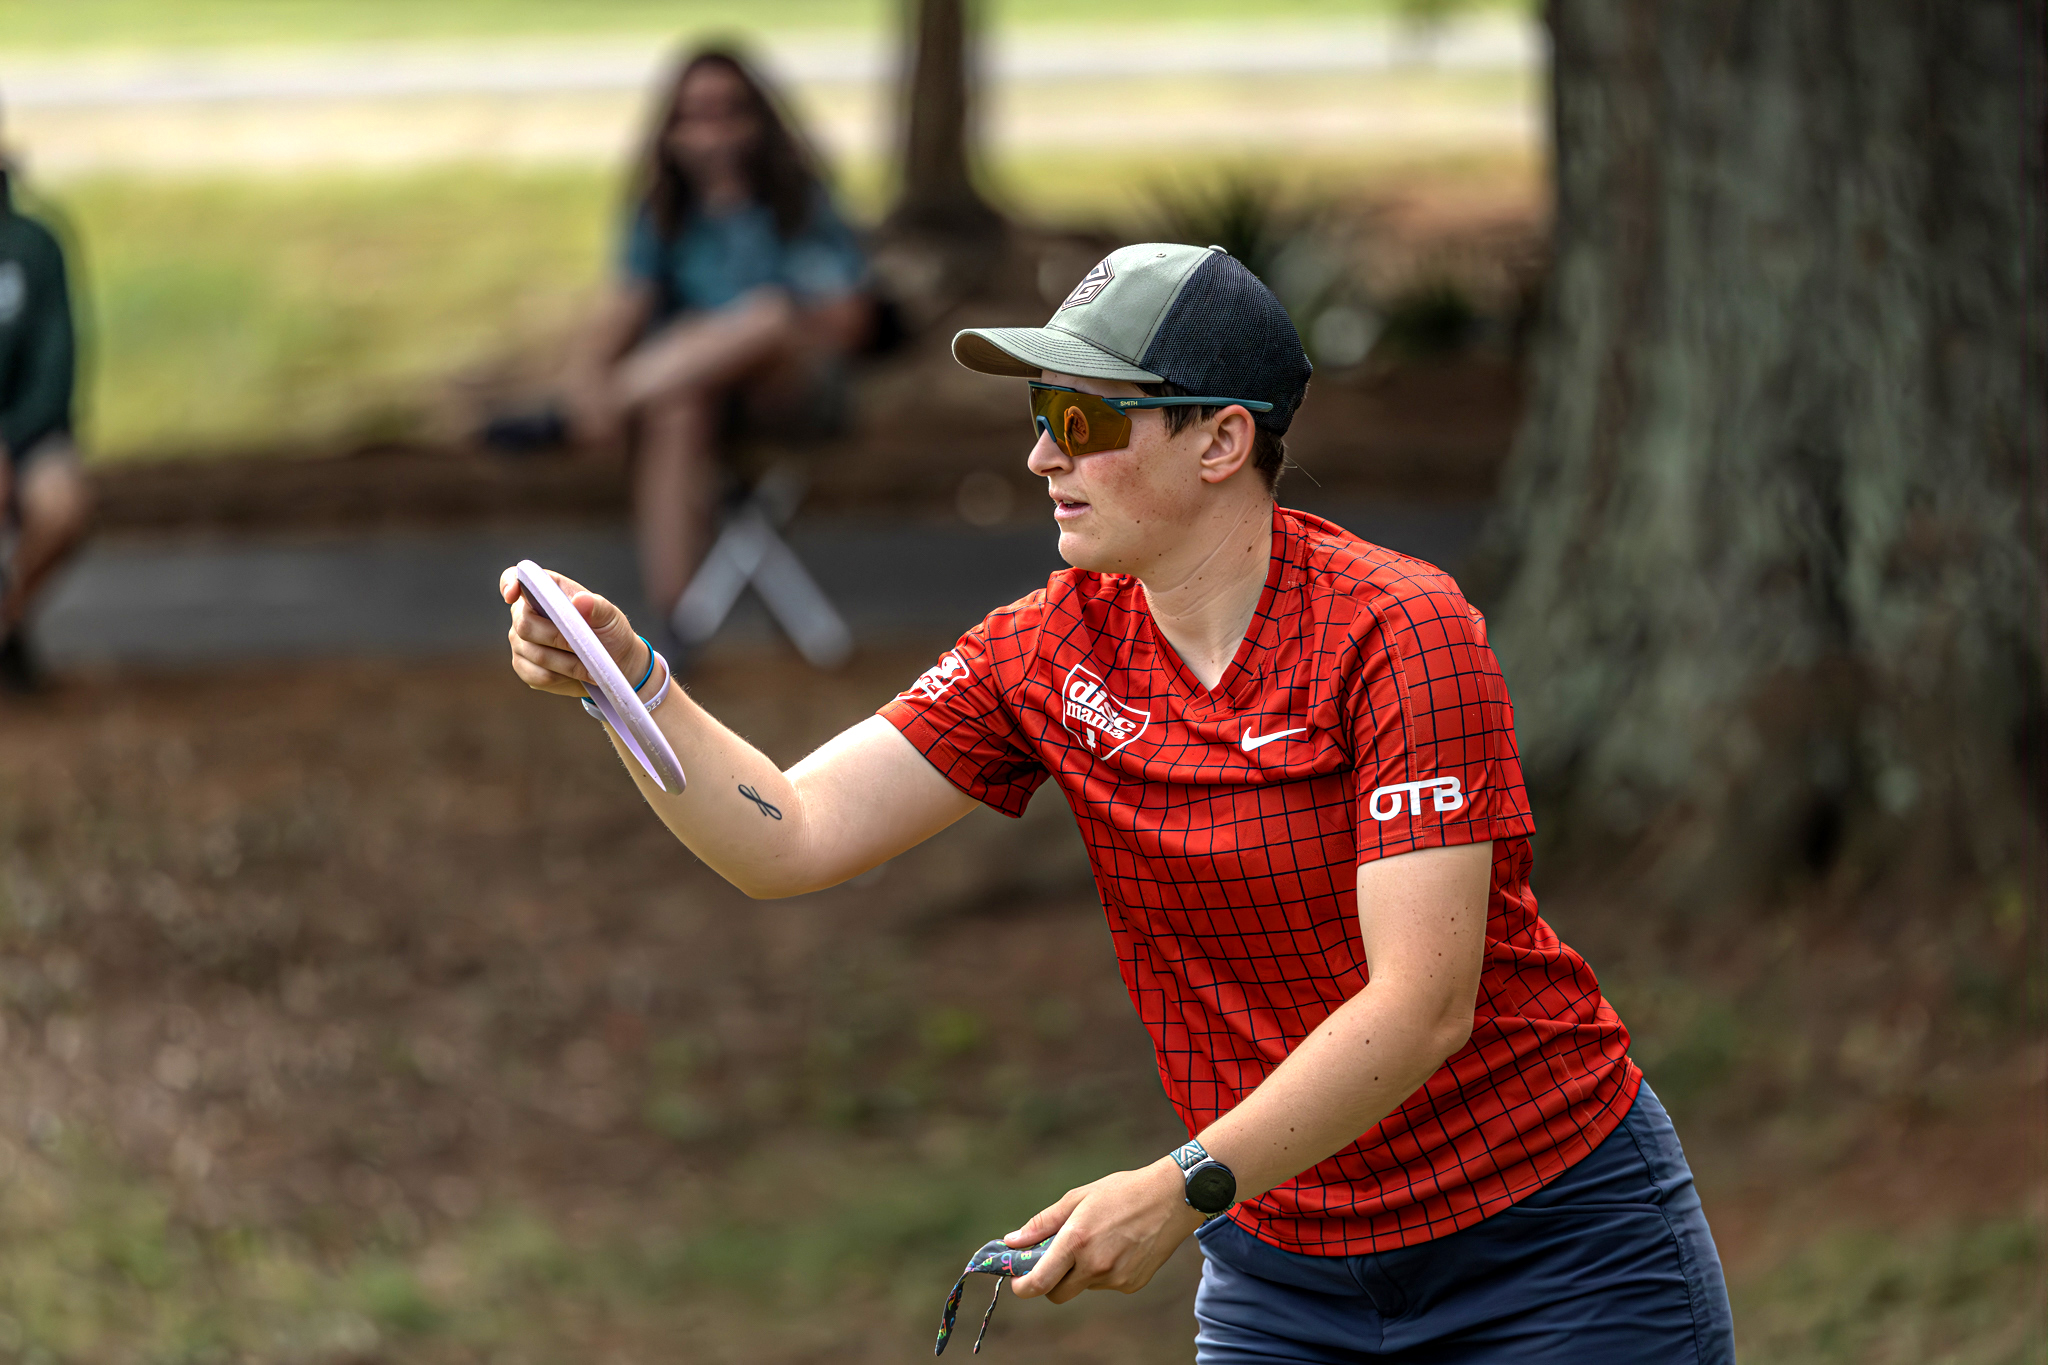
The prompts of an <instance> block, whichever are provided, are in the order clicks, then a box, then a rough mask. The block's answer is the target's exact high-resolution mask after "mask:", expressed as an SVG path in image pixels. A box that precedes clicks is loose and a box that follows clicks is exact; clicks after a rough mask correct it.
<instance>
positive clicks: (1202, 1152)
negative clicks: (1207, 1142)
mask: <svg viewBox="0 0 2048 1365" xmlns="http://www.w3.org/2000/svg"><path fill="white" fill-rule="evenodd" d="M1173 1164H1174V1165H1176V1166H1178V1167H1180V1189H1181V1198H1183V1199H1185V1200H1186V1201H1187V1204H1188V1207H1189V1208H1191V1209H1193V1210H1194V1211H1195V1212H1196V1213H1199V1214H1201V1215H1203V1216H1204V1217H1207V1218H1214V1217H1215V1216H1216V1215H1217V1214H1219V1213H1221V1212H1223V1211H1224V1210H1225V1209H1227V1208H1229V1207H1230V1206H1231V1205H1232V1204H1235V1203H1236V1202H1237V1177H1236V1176H1235V1175H1232V1174H1231V1172H1230V1168H1229V1167H1228V1166H1226V1165H1224V1164H1223V1163H1222V1162H1220V1161H1218V1160H1217V1159H1216V1158H1215V1157H1213V1156H1210V1155H1209V1151H1208V1149H1207V1148H1205V1147H1204V1146H1202V1144H1201V1142H1200V1141H1198V1140H1197V1139H1195V1138H1189V1139H1188V1140H1187V1141H1186V1142H1185V1143H1183V1144H1181V1145H1180V1146H1178V1147H1176V1148H1174V1149H1173Z"/></svg>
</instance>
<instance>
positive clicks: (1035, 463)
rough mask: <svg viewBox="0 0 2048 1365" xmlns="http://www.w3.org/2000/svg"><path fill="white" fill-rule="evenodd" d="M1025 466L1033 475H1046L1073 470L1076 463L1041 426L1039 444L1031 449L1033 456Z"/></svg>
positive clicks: (1049, 432) (1025, 462)
mask: <svg viewBox="0 0 2048 1365" xmlns="http://www.w3.org/2000/svg"><path fill="white" fill-rule="evenodd" d="M1024 465H1025V467H1026V468H1027V469H1029V470H1030V471H1031V472H1032V473H1034V474H1039V475H1044V474H1057V473H1060V472H1061V471H1062V470H1067V469H1072V468H1073V467H1074V462H1073V461H1072V460H1070V459H1068V458H1067V452H1066V451H1064V450H1061V449H1060V444H1059V442H1058V441H1055V440H1053V438H1052V432H1051V431H1049V430H1047V429H1046V428H1045V426H1044V425H1042V424H1041V425H1040V426H1039V428H1038V444H1037V445H1035V446H1033V447H1031V454H1030V456H1029V457H1028V458H1027V459H1026V460H1025V461H1024Z"/></svg>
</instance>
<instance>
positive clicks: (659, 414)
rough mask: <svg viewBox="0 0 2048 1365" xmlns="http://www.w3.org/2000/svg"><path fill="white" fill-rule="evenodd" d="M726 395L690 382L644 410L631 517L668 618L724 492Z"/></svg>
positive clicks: (645, 571) (650, 592)
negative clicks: (721, 427) (721, 461)
mask: <svg viewBox="0 0 2048 1365" xmlns="http://www.w3.org/2000/svg"><path fill="white" fill-rule="evenodd" d="M723 402H724V395H723V393H722V392H720V391H717V390H712V389H684V390H681V391H680V392H676V393H671V394H668V395H666V396H664V397H662V398H661V399H660V400H658V401H656V402H654V403H651V404H648V405H647V406H646V407H645V408H644V409H643V410H642V412H641V415H640V424H639V436H640V439H639V441H638V444H637V449H636V450H635V452H634V463H635V467H634V471H633V522H634V532H635V538H636V540H637V541H638V543H639V547H640V581H641V585H642V587H643V588H644V589H645V590H646V593H647V600H648V602H649V604H651V605H652V606H654V607H655V608H656V609H658V610H659V611H660V612H661V614H662V617H663V619H664V620H666V619H667V617H668V614H669V612H670V611H671V610H672V609H673V608H674V607H675V604H676V599H677V598H679V597H681V596H682V595H683V589H684V588H685V587H687V586H689V582H690V575H691V574H693V573H695V572H696V570H697V563H698V561H699V560H701V559H702V558H703V557H704V550H705V545H706V543H707V541H708V540H709V538H710V534H711V525H712V512H713V509H714V505H715V504H716V502H717V499H718V484H719V479H718V420H719V414H720V412H721V410H722V407H723Z"/></svg>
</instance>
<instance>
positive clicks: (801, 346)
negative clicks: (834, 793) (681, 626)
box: [568, 49, 870, 617]
mask: <svg viewBox="0 0 2048 1365" xmlns="http://www.w3.org/2000/svg"><path fill="white" fill-rule="evenodd" d="M652 124H653V126H652V135H651V136H650V137H649V138H648V142H647V151H646V155H645V159H644V161H643V162H642V165H641V167H640V172H639V176H638V179H637V182H636V185H635V193H634V203H633V209H632V215H631V218H630V221H629V225H628V229H627V232H626V238H625V242H624V248H623V251H622V252H621V270H620V273H619V277H618V280H617V283H616V285H615V286H614V287H613V289H612V290H611V293H610V296H609V297H608V298H607V299H606V300H605V301H604V304H603V305H602V307H601V308H600V309H599V310H598V312H597V315H596V316H595V317H594V318H593V319H592V320H591V322H590V325H589V326H588V327H587V328H586V329H584V331H583V332H582V334H581V335H580V337H579V338H578V341H577V343H576V346H575V349H574V352H573V354H572V357H571V362H570V369H569V391H568V400H569V422H570V429H571V432H572V434H573V435H574V436H575V438H576V440H577V441H578V443H579V444H583V445H586V446H591V447H599V448H604V447H616V446H617V445H618V444H620V443H621V442H622V441H625V440H626V439H627V438H628V437H629V436H630V438H631V445H632V450H633V458H634V460H635V462H636V464H635V470H634V490H633V496H634V520H635V526H636V531H637V533H638V538H639V545H640V564H641V574H642V578H643V583H644V587H645V589H646V593H647V600H648V602H649V603H650V604H651V605H653V606H655V607H656V608H658V609H659V610H660V611H661V612H662V614H663V616H664V617H666V616H667V614H668V612H669V610H670V609H671V608H672V607H673V606H674V604H675V602H676V599H677V598H679V597H680V596H682V592H683V589H684V588H685V587H686V586H687V585H688V583H689V580H690V576H691V574H692V573H694V572H695V570H696V567H697V564H698V561H699V560H700V559H701V558H702V557H703V554H704V550H705V548H706V544H707V541H708V537H709V533H710V530H711V525H712V512H713V509H714V505H715V503H716V501H717V498H718V495H719V491H720V469H719V464H718V445H719V442H720V441H721V439H722V438H724V437H726V436H727V435H729V434H730V432H731V430H732V429H733V428H734V427H735V426H736V425H744V426H746V427H749V428H754V429H767V430H771V431H773V430H778V429H779V430H781V431H782V432H784V433H785V434H801V433H803V432H804V431H806V430H808V431H810V432H812V433H819V432H822V431H825V430H829V429H830V428H831V426H832V425H833V424H834V422H835V421H836V418H837V415H838V412H839V410H840V408H841V407H842V405H843V403H844V382H845V376H844V370H845V364H846V361H847V359H848V358H849V357H850V356H851V354H852V353H853V352H854V351H855V350H857V349H858V348H859V346H860V345H861V343H862V341H863V339H864V336H865V334H866V331H867V328H868V323H869V312H870V305H869V300H868V297H867V295H866V294H865V293H864V292H863V287H862V286H863V282H864V279H865V276H866V263H865V261H864V259H863V257H862V254H861V249H860V245H859V243H858V242H857V240H856V239H855V237H854V234H853V232H852V230H851V229H850V228H848V227H847V225H846V222H845V220H844V219H842V218H841V217H840V215H839V213H838V211H837V210H836V209H835V208H834V206H833V203H832V198H831V195H830V194H829V192H828V191H827V190H826V188H825V185H824V182H823V180H822V179H821V178H820V175H819V172H818V170H817V166H816V162H815V161H814V159H813V157H812V156H811V154H810V152H809V150H808V148H807V146H806V144H805V142H804V140H803V139H802V137H801V136H800V135H799V134H798V133H797V131H796V130H795V129H794V128H792V127H791V125H790V123H789V122H788V121H787V120H786V119H785V118H784V117H783V115H782V114H781V112H780V111H779V108H778V105H777V102H776V101H775V100H774V99H773V98H772V97H771V96H770V94H769V92H768V90H767V89H766V87H765V86H764V85H763V83H762V81H761V79H760V78H759V77H758V76H756V75H755V74H754V73H753V72H752V71H750V70H749V69H748V68H747V66H746V65H745V64H744V63H743V62H742V61H741V60H740V59H739V58H738V57H737V56H735V55H734V54H733V53H731V52H727V51H723V50H717V49H712V50H706V51H701V52H698V53H696V54H695V55H693V56H691V57H690V58H689V59H688V60H687V61H685V62H684V63H682V65H681V66H680V68H679V69H678V70H677V73H676V76H675V79H674V81H673V82H672V83H671V84H670V86H669V89H668V91H667V92H666V94H665V95H664V96H663V97H662V103H661V104H660V105H659V106H658V107H657V112H656V114H655V117H654V118H653V120H652Z"/></svg>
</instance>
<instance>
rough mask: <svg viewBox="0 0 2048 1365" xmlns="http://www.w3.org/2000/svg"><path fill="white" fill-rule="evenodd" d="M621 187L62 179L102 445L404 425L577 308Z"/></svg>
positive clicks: (478, 181)
mask: <svg viewBox="0 0 2048 1365" xmlns="http://www.w3.org/2000/svg"><path fill="white" fill-rule="evenodd" d="M613 183H614V182H613V180H612V178H611V177H609V176H607V175H603V174H598V173H596V172H584V171H512V170H439V171H434V172H430V173H427V172H423V173H417V174H407V175H401V176H363V177H340V176H334V177H318V178H291V179H278V180H268V181H265V180H255V179H246V180H242V179H237V180H227V179H222V180H208V181H197V182H190V181H187V182H178V181H153V180H143V179H130V178H102V179H94V180H87V181H81V182H76V183H70V184H66V185H64V186H63V187H62V190H61V194H59V195H58V196H57V202H58V203H59V205H60V209H61V212H62V214H63V216H64V217H65V218H66V219H68V221H69V223H70V225H71V228H72V233H73V235H74V236H75V238H76V241H77V245H78V248H79V250H78V256H79V261H78V271H77V273H78V276H79V283H80V289H79V292H80V295H81V311H82V313H83V314H84V317H83V319H82V321H83V324H84V327H85V330H86V333H87V336H88V342H89V350H88V355H89V358H90V363H89V366H88V370H87V375H88V386H87V388H86V391H85V393H84V395H83V396H82V398H83V401H82V404H81V406H82V408H83V411H84V415H85V422H86V430H87V432H88V434H89V440H88V444H89V447H90V449H91V451H92V453H93V454H94V456H95V457H101V458H108V457H111V458H118V457H121V456H125V455H132V454H135V453H138V452H177V451H181V450H194V451H204V452H207V453H217V452H221V451H228V450H235V449H243V448H251V447H285V448H289V447H293V446H305V445H309V444H319V443H324V442H336V441H354V440H362V439H368V438H375V437H379V436H386V435H403V434H410V433H411V432H412V431H413V430H415V429H416V428H417V427H418V426H419V424H420V422H421V414H422V413H423V412H424V411H425V409H426V408H427V407H428V406H429V405H430V404H431V403H432V402H433V400H434V396H435V392H436V386H437V384H439V383H440V382H442V381H444V380H445V379H446V378H447V377H448V376H450V375H452V374H454V373H457V372H459V371H461V370H463V369H464V368H465V367H468V366H472V365H476V364H479V363H483V362H487V361H490V360H493V359H495V358H497V357H499V356H501V355H502V354H504V352H505V351H506V350H507V349H508V346H509V347H516V346H518V345H519V344H522V342H526V341H533V340H537V339H545V338H547V337H549V336H552V335H555V334H558V333H559V332H560V331H561V329H562V328H563V327H564V326H565V325H566V324H567V323H568V321H569V320H570V319H571V318H572V317H573V316H574V315H575V312H576V310H577V308H578V307H579V305H580V304H581V303H582V302H583V301H584V300H585V299H586V298H587V297H588V296H589V295H590V293H591V291H592V290H593V289H594V288H595V287H596V286H597V284H598V283H599V281H600V280H601V279H602V276H603V271H604V264H603V262H604V258H605V253H606V250H607V247H606V242H607V239H608V237H609V235H610V229H611V222H612V219H613V216H614V213H615V208H614V200H613V193H614V191H613Z"/></svg>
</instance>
